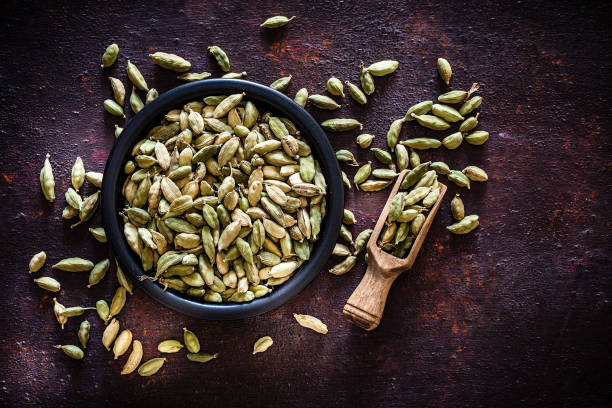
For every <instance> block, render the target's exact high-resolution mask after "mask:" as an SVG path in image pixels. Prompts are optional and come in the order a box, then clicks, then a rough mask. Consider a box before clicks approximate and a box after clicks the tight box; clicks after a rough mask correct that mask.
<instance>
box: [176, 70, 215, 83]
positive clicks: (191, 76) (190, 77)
mask: <svg viewBox="0 0 612 408" xmlns="http://www.w3.org/2000/svg"><path fill="white" fill-rule="evenodd" d="M211 76H212V74H211V73H210V72H200V73H197V72H187V73H186V74H183V75H179V76H177V78H178V79H180V80H181V81H186V82H194V81H201V80H203V79H206V78H210V77H211Z"/></svg>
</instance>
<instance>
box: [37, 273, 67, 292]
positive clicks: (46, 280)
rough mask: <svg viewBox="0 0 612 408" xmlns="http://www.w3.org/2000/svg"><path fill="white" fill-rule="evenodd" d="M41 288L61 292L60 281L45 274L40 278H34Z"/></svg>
mask: <svg viewBox="0 0 612 408" xmlns="http://www.w3.org/2000/svg"><path fill="white" fill-rule="evenodd" d="M34 283H36V284H37V285H38V286H39V287H40V288H42V289H44V290H48V291H49V292H59V291H60V290H61V286H60V283H59V282H58V281H56V280H55V279H53V278H51V277H49V276H43V277H40V278H38V279H34Z"/></svg>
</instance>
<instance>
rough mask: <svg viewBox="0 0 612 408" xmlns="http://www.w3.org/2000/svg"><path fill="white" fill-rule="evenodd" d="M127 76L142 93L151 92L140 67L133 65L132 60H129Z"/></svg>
mask: <svg viewBox="0 0 612 408" xmlns="http://www.w3.org/2000/svg"><path fill="white" fill-rule="evenodd" d="M127 74H128V78H130V81H132V83H133V84H134V85H136V88H138V89H140V90H141V91H148V90H149V87H148V86H147V81H145V79H144V77H143V76H142V74H141V73H140V70H139V69H138V67H136V65H134V64H132V63H131V62H130V60H128V62H127Z"/></svg>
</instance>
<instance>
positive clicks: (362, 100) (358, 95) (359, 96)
mask: <svg viewBox="0 0 612 408" xmlns="http://www.w3.org/2000/svg"><path fill="white" fill-rule="evenodd" d="M344 83H345V84H346V86H347V87H348V90H349V94H350V95H351V97H352V98H353V99H354V100H355V101H357V103H359V104H361V105H365V104H366V103H368V98H367V97H366V96H365V94H364V93H363V92H362V91H361V89H359V87H358V86H357V85H355V84H352V83H351V82H349V81H345V82H344Z"/></svg>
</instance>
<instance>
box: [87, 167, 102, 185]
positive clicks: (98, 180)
mask: <svg viewBox="0 0 612 408" xmlns="http://www.w3.org/2000/svg"><path fill="white" fill-rule="evenodd" d="M103 177H104V174H102V173H99V172H97V171H88V172H87V173H85V178H86V179H87V181H89V182H90V183H91V184H93V186H94V187H98V188H102V179H103Z"/></svg>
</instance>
